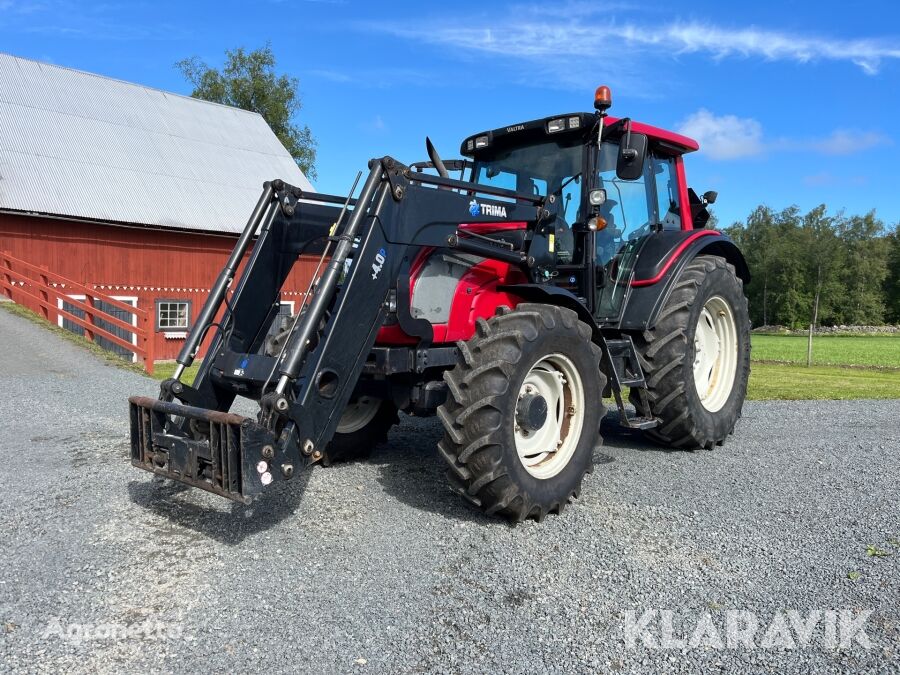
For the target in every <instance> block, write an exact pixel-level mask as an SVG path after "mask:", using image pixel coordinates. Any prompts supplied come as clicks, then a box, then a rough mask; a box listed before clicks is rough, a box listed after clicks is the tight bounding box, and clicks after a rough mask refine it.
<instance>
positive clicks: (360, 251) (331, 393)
mask: <svg viewBox="0 0 900 675" xmlns="http://www.w3.org/2000/svg"><path fill="white" fill-rule="evenodd" d="M610 103H611V98H610V94H609V90H608V89H607V88H606V87H600V88H599V89H598V90H597V93H596V97H595V101H594V105H595V108H596V111H595V112H593V113H570V114H565V115H555V116H553V117H548V118H545V119H539V120H533V121H530V122H524V123H519V124H512V125H510V126H506V127H502V128H499V129H494V130H491V131H485V132H483V133H479V134H475V135H473V136H470V137H469V138H467V139H465V140H464V141H463V143H462V147H461V152H462V154H463V156H464V157H465V158H466V159H461V160H454V161H448V162H444V161H443V160H441V158H440V157H439V156H438V153H437V151H436V150H435V148H434V147H433V145H432V144H431V142H430V141H427V142H426V145H427V150H428V154H429V156H430V161H428V162H422V163H419V164H413V165H410V166H406V165H403V164H401V163H399V162H397V161H395V160H394V159H392V158H390V157H384V158H381V159H378V160H372V161H371V162H370V164H369V168H370V172H369V175H368V178H367V180H366V181H365V183H364V185H363V187H362V189H361V191H360V193H359V195H358V196H357V197H356V198H354V197H353V195H354V193H355V192H356V185H354V189H353V190H351V195H350V196H348V197H347V198H345V199H342V198H340V197H336V196H332V195H324V194H320V193H304V192H303V191H302V190H300V189H298V188H295V187H293V186H290V185H287V184H285V183H283V182H282V181H279V180H276V181H273V182H271V183H266V185H265V186H264V190H263V194H262V197H261V198H260V201H259V203H258V204H257V206H256V208H255V209H254V212H253V214H252V215H251V218H250V220H249V222H248V224H247V227H246V228H245V230H244V232H243V234H242V236H241V237H240V239H239V240H238V243H237V245H236V247H235V249H234V251H233V253H232V255H231V257H230V259H229V260H228V263H227V264H226V266H225V268H224V269H223V270H222V272H221V274H220V275H219V278H218V280H217V281H216V284H215V285H214V287H213V289H212V291H211V293H210V296H209V298H208V299H207V301H206V303H205V305H204V307H203V309H202V311H201V313H200V316H199V318H198V320H197V322H196V324H195V327H194V329H193V331H192V332H191V334H190V335H189V336H188V339H187V340H186V344H185V347H184V350H183V351H182V353H181V354H180V355H179V358H178V364H179V366H178V368H177V370H176V373H175V376H174V377H173V378H172V379H169V380H166V381H165V382H163V383H162V385H161V391H160V396H159V398H158V399H150V398H139V397H133V398H131V399H130V401H131V445H132V450H131V453H132V454H131V456H132V463H133V464H134V465H135V466H138V467H141V468H144V469H147V470H149V471H152V472H154V473H156V474H158V475H162V476H165V477H168V478H172V479H175V480H178V481H182V482H185V483H188V484H190V485H194V486H197V487H201V488H203V489H205V490H209V491H211V492H214V493H217V494H220V495H222V496H225V497H229V498H231V499H235V500H238V501H243V502H248V501H250V500H252V499H254V498H256V497H258V496H259V495H260V494H261V493H262V492H264V491H265V490H266V488H267V487H268V486H269V485H271V484H272V483H274V482H277V481H285V480H289V479H290V478H292V477H293V476H294V475H296V473H297V472H298V471H299V470H300V469H302V468H304V467H307V466H309V465H311V464H313V463H316V462H321V463H325V464H327V463H330V462H334V461H338V460H342V459H351V458H357V457H362V456H365V455H366V454H368V452H369V451H370V450H371V448H372V447H373V446H374V445H375V444H377V443H379V442H381V441H383V440H384V439H385V438H386V434H387V431H388V430H389V429H390V427H391V425H393V424H394V423H395V422H396V421H397V412H398V411H406V412H409V413H415V414H417V415H424V414H430V413H434V412H436V413H437V416H438V417H439V418H440V420H441V422H442V423H443V425H444V429H445V434H444V438H443V440H442V441H441V442H440V443H439V445H438V449H439V451H440V455H441V456H442V457H443V458H444V459H445V460H446V462H447V464H448V466H449V469H448V472H447V474H448V477H449V480H450V484H451V485H452V486H453V488H454V489H455V490H457V491H458V492H459V493H460V494H462V495H463V496H464V497H465V498H466V499H468V500H469V501H471V502H472V503H473V504H476V505H477V506H479V507H480V508H482V509H483V510H484V511H485V512H487V513H489V514H498V515H501V516H505V517H508V518H511V519H513V520H522V519H525V518H529V517H533V518H537V519H541V518H543V517H544V516H545V515H546V514H547V513H548V512H557V513H558V512H561V511H562V509H563V508H564V506H565V505H566V504H567V503H568V502H569V501H570V500H571V499H573V498H574V497H577V496H578V494H579V491H580V490H581V483H582V479H583V478H584V475H585V473H587V472H588V471H590V469H591V467H592V455H593V453H594V450H595V449H596V448H597V447H598V446H599V445H600V443H601V437H600V423H601V421H602V420H603V418H604V416H605V412H606V408H605V406H604V402H603V399H604V398H613V399H615V402H616V405H617V407H618V410H619V420H620V423H621V424H623V425H626V426H628V427H632V428H637V429H642V430H644V432H645V433H646V434H647V435H648V436H649V437H650V438H652V439H653V440H655V441H657V442H659V443H661V444H663V445H666V446H670V447H676V448H712V447H714V446H715V445H721V444H722V443H723V442H724V440H725V439H726V438H727V437H728V435H729V434H731V433H732V432H733V431H734V427H735V423H736V422H737V420H738V418H739V417H740V414H741V407H742V405H743V401H744V397H745V394H746V389H747V378H748V374H749V358H750V335H749V319H748V313H747V301H746V298H745V296H744V292H743V286H744V284H745V283H747V282H748V281H749V279H750V274H749V271H748V269H747V264H746V262H745V261H744V257H743V256H742V255H741V253H740V251H739V250H738V249H737V247H736V246H735V245H734V244H733V243H732V242H731V241H730V240H729V239H728V238H727V237H726V236H724V235H723V234H722V233H720V232H718V231H715V230H711V229H705V226H706V223H707V220H708V218H709V214H708V212H707V210H706V207H707V205H708V204H710V203H712V202H713V201H715V197H716V195H715V193H714V192H707V193H706V194H704V195H703V196H702V197H698V195H697V194H696V193H695V192H694V191H693V190H691V189H690V188H688V186H687V183H686V179H685V171H684V162H683V156H684V155H685V154H686V153H689V152H691V151H694V150H697V149H698V146H697V144H696V143H695V142H694V141H692V140H691V139H689V138H686V137H684V136H681V135H679V134H675V133H672V132H669V131H664V130H662V129H658V128H656V127H652V126H648V125H646V124H641V123H638V122H633V121H632V120H630V119H615V118H612V117H609V116H607V109H608V108H609V106H610ZM451 171H453V172H457V171H458V172H459V174H460V176H459V179H455V178H452V177H451V175H450V172H451ZM357 180H358V179H357ZM251 246H252V252H251V253H250V255H249V259H248V260H247V264H246V266H245V268H244V271H243V273H242V275H241V276H240V279H239V280H238V282H237V284H236V285H234V287H233V288H232V282H233V281H234V279H235V276H236V273H237V272H236V271H237V268H238V264H239V263H240V262H241V260H243V258H244V256H245V254H246V252H247V251H248V250H249V249H250V248H251ZM310 252H320V253H321V260H320V265H319V269H318V270H317V272H316V274H315V275H314V279H313V282H312V283H311V285H310V289H309V292H308V293H307V296H306V301H305V303H304V305H303V307H302V309H301V311H299V312H298V313H297V315H296V316H294V317H290V318H289V319H288V320H287V321H285V322H284V323H283V324H280V325H279V324H278V309H279V300H280V290H281V286H282V284H283V282H284V280H285V278H286V277H287V275H288V273H289V272H290V270H291V268H292V266H293V265H294V263H295V262H296V261H297V260H298V258H299V256H300V255H301V254H304V253H310ZM223 305H224V311H222V310H223ZM219 315H221V316H220V318H218V319H217V318H216V317H217V316H219ZM211 328H214V332H213V335H212V339H211V342H210V347H209V350H208V354H207V357H206V359H205V360H204V361H203V363H202V365H201V367H200V369H199V372H198V374H197V377H196V379H195V380H194V382H193V383H192V384H188V383H187V382H183V381H182V375H183V371H184V368H186V367H187V366H189V365H191V363H192V362H193V360H194V357H195V355H196V354H197V352H198V350H199V348H200V345H201V343H202V342H203V340H204V338H205V337H206V336H207V333H208V332H209V331H210V329H211ZM238 396H241V397H245V398H250V399H253V400H256V401H258V402H259V411H258V413H257V416H256V418H255V419H252V418H246V417H241V416H239V415H236V414H234V413H231V412H229V411H230V409H231V406H232V403H233V401H234V400H235V398H236V397H238ZM625 396H627V397H628V399H629V400H630V403H631V404H632V405H633V407H634V411H633V412H632V411H631V409H630V408H627V407H626V402H625V400H623V399H624V397H625ZM176 400H177V402H176Z"/></svg>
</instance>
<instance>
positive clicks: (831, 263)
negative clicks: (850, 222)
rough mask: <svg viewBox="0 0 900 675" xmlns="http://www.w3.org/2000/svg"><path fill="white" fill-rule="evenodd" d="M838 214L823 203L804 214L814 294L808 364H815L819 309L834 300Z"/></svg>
mask: <svg viewBox="0 0 900 675" xmlns="http://www.w3.org/2000/svg"><path fill="white" fill-rule="evenodd" d="M834 221H835V218H833V217H831V216H829V215H828V214H827V213H826V208H825V205H824V204H821V205H819V206H817V207H816V208H814V209H813V210H812V211H810V212H809V213H807V214H806V215H805V216H803V235H804V243H805V244H806V246H805V248H806V252H807V261H808V267H807V270H808V271H807V278H806V282H807V284H808V289H809V292H810V294H811V295H812V303H811V306H810V317H809V347H808V349H807V354H806V365H807V366H809V365H812V338H813V333H814V332H815V330H816V326H817V325H818V323H819V312H820V309H821V306H822V304H823V303H828V302H830V301H831V300H832V293H834V292H835V291H836V290H839V289H835V285H836V283H837V279H836V276H837V275H836V274H835V272H836V270H837V262H838V260H839V256H840V246H839V241H838V239H837V236H836V235H835V227H834Z"/></svg>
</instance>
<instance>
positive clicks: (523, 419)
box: [516, 394, 547, 433]
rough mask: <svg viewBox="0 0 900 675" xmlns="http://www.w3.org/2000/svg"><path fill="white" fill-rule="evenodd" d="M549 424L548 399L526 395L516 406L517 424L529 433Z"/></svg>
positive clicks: (538, 395) (535, 395)
mask: <svg viewBox="0 0 900 675" xmlns="http://www.w3.org/2000/svg"><path fill="white" fill-rule="evenodd" d="M546 422H547V399H545V398H544V397H543V396H541V395H540V394H525V395H524V396H522V397H521V398H520V399H519V403H518V404H517V405H516V423H517V424H518V425H519V427H520V428H521V429H522V430H523V431H525V432H528V433H531V432H532V431H537V430H538V429H540V428H541V427H542V426H544V424H545V423H546Z"/></svg>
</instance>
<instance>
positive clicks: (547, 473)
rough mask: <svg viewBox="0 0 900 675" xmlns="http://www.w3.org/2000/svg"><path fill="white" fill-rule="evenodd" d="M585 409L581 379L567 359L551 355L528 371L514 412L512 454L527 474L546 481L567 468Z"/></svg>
mask: <svg viewBox="0 0 900 675" xmlns="http://www.w3.org/2000/svg"><path fill="white" fill-rule="evenodd" d="M585 409H586V402H585V399H584V388H583V385H582V381H581V377H580V375H579V373H578V369H577V368H576V366H575V364H574V363H573V362H572V361H571V360H570V359H569V358H568V357H567V356H564V355H562V354H551V355H549V356H545V357H544V358H542V359H540V360H539V361H538V362H537V363H535V364H534V365H533V366H532V367H531V369H530V370H529V371H528V374H527V375H526V376H525V380H524V381H523V382H522V386H521V388H520V389H519V395H518V400H517V402H516V410H515V440H516V453H517V454H518V455H519V461H521V462H522V465H523V466H524V467H525V469H526V471H528V473H530V474H531V475H532V476H535V477H536V478H540V479H547V478H552V477H553V476H555V475H556V474H558V473H559V472H560V471H562V470H563V469H564V468H565V467H566V465H568V463H569V460H571V459H572V455H573V454H574V453H575V448H576V447H577V446H578V442H579V440H580V439H581V430H582V428H583V426H584V415H585Z"/></svg>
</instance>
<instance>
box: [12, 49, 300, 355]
mask: <svg viewBox="0 0 900 675" xmlns="http://www.w3.org/2000/svg"><path fill="white" fill-rule="evenodd" d="M274 178H282V179H284V180H285V181H287V182H288V183H291V184H293V185H297V186H298V187H301V188H304V189H307V190H310V191H312V189H313V188H312V186H311V185H310V183H309V181H308V180H307V179H306V177H305V176H304V175H303V173H302V172H301V171H300V169H299V168H298V167H297V165H296V163H295V162H294V161H293V160H292V159H291V157H290V155H289V154H288V152H287V151H286V150H285V149H284V147H283V146H282V145H281V143H280V142H279V141H278V139H277V138H276V136H275V134H274V133H273V132H272V130H271V129H270V128H269V127H268V125H267V124H266V122H265V121H264V120H263V119H262V117H260V116H259V115H258V114H256V113H252V112H247V111H245V110H239V109H236V108H231V107H228V106H223V105H218V104H215V103H208V102H205V101H200V100H198V99H193V98H189V97H186V96H180V95H178V94H172V93H169V92H165V91H160V90H157V89H151V88H148V87H142V86H139V85H136V84H131V83H128V82H121V81H119V80H113V79H110V78H107V77H101V76H98V75H93V74H91V73H85V72H80V71H76V70H71V69H68V68H61V67H59V66H54V65H48V64H45V63H39V62H37V61H31V60H28V59H21V58H17V57H14V56H10V55H6V54H0V253H2V252H7V253H9V254H11V255H12V256H14V257H15V258H18V259H21V260H23V261H26V262H27V263H30V264H32V265H38V266H45V267H46V268H47V269H48V270H49V271H50V272H52V273H55V274H56V275H59V276H61V277H65V278H67V279H70V280H73V281H75V282H78V283H79V284H82V285H84V286H86V287H88V288H89V289H95V290H97V291H98V292H99V293H101V294H103V295H106V296H109V297H111V298H113V299H116V300H120V301H122V302H124V303H125V304H127V305H132V306H136V307H138V308H140V309H144V310H147V311H148V312H152V316H153V327H154V329H155V335H154V340H153V354H154V356H155V358H156V359H173V358H175V356H176V355H177V353H178V351H179V349H180V348H181V345H182V342H183V339H184V337H185V335H186V331H188V330H189V329H190V327H191V325H192V322H193V321H194V319H195V318H196V316H197V314H198V313H199V311H200V307H201V305H202V303H203V300H204V299H205V296H206V293H207V292H208V290H209V288H210V285H211V284H212V282H213V281H214V280H215V278H216V276H217V274H218V273H219V271H220V269H221V267H222V265H223V264H224V262H225V260H226V258H227V257H228V254H229V253H230V252H231V249H232V248H233V246H234V242H235V240H236V239H237V235H238V234H239V233H240V231H241V230H242V229H243V227H244V225H245V223H246V220H247V218H248V217H249V215H250V212H251V211H252V209H253V207H254V205H255V204H256V201H257V200H258V198H259V194H260V191H261V189H262V184H263V181H266V180H271V179H274ZM312 265H313V262H308V261H301V263H300V264H298V265H297V266H296V267H295V271H294V272H293V273H292V277H291V278H290V279H289V281H288V283H287V284H286V285H285V287H284V293H283V296H282V298H281V300H282V303H283V305H284V308H285V309H284V311H289V310H290V309H292V308H293V307H294V306H295V305H296V302H297V300H299V298H300V297H301V296H302V292H303V291H304V290H305V289H306V282H308V275H309V274H310V272H311V270H312ZM70 295H71V296H72V298H73V300H77V299H79V294H78V293H75V292H73V293H71V294H70ZM23 297H24V296H23ZM29 297H30V296H29ZM82 297H83V295H82ZM56 302H58V304H59V306H60V307H61V308H63V309H66V310H67V311H69V312H72V313H74V314H78V312H79V311H80V310H78V309H77V308H76V306H75V305H72V306H69V304H68V303H67V302H66V301H65V299H63V298H56ZM23 304H26V305H28V304H30V303H29V302H27V301H26V302H24V303H23ZM101 304H102V301H101ZM107 304H108V303H107ZM33 308H34V309H37V308H35V307H33ZM105 309H106V310H107V311H109V312H110V313H111V314H112V315H114V316H120V317H121V318H124V319H125V320H126V321H128V322H129V323H130V322H131V321H132V320H133V317H132V316H131V315H130V314H127V313H125V312H121V313H119V312H118V310H117V309H116V308H115V307H114V306H112V305H109V306H107V307H106V308H105ZM46 313H47V312H45V314H46ZM78 315H79V316H82V317H83V312H82V313H81V314H78ZM126 317H127V318H126ZM50 318H51V320H58V321H59V323H60V325H63V326H65V327H67V328H70V329H71V330H74V331H76V332H84V329H83V327H82V326H79V325H77V324H76V323H73V321H71V320H67V319H66V318H65V317H64V316H61V315H58V314H56V315H55V316H51V317H50ZM104 328H106V329H108V330H110V331H111V332H113V333H115V334H116V335H119V336H122V337H125V338H126V339H127V340H131V339H136V336H132V335H131V334H129V333H128V331H124V330H123V329H122V328H121V327H117V326H115V325H113V324H109V325H107V326H104ZM98 342H100V343H101V344H102V343H103V340H102V339H99V340H98ZM107 343H108V344H107V345H106V346H108V347H110V348H112V349H113V350H115V351H118V352H120V353H122V354H123V356H126V357H127V358H129V359H130V358H132V354H131V353H130V352H128V351H127V350H124V349H122V348H121V347H120V346H118V345H115V344H113V343H110V342H109V341H108V340H107ZM135 344H136V343H135Z"/></svg>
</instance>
